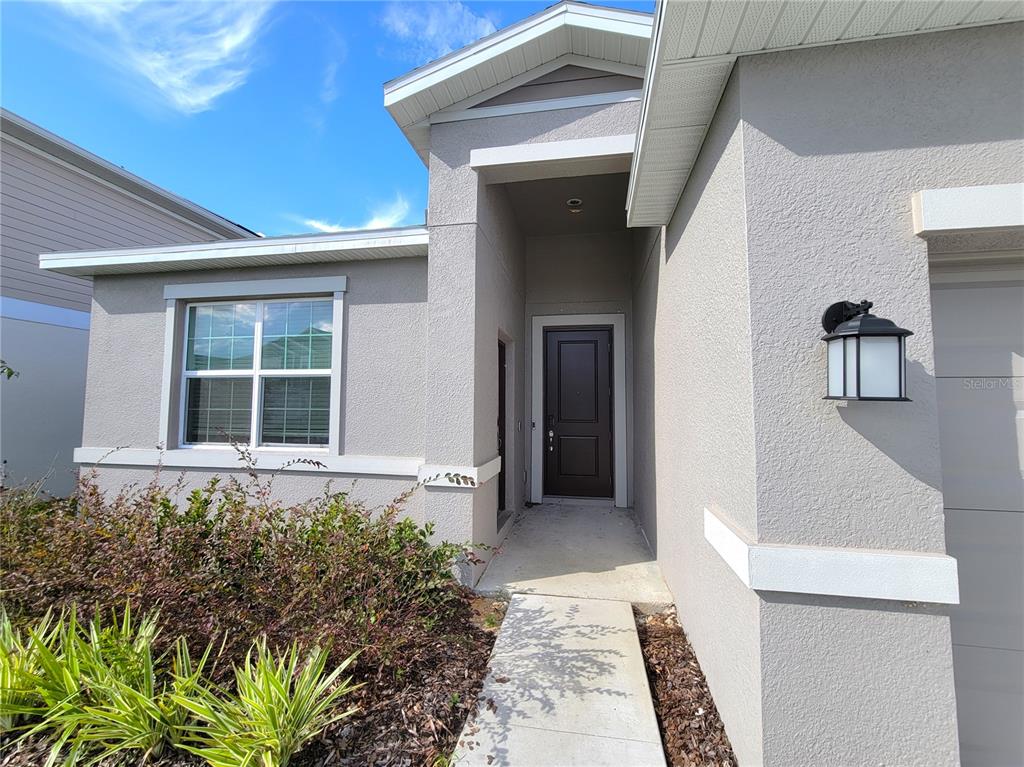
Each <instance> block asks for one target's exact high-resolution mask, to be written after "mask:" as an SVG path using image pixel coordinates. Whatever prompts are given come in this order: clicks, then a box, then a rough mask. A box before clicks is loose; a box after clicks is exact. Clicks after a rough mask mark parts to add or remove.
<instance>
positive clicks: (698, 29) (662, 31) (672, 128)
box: [626, 0, 1024, 226]
mask: <svg viewBox="0 0 1024 767" xmlns="http://www.w3.org/2000/svg"><path fill="white" fill-rule="evenodd" d="M1019 19H1024V2H1022V0H1010V1H1009V2H979V3H957V2H939V1H938V0H927V1H926V0H920V1H919V2H904V3H882V2H860V3H857V2H850V0H815V1H814V2H812V1H811V0H805V1H803V2H793V3H725V2H719V1H718V0H672V1H671V2H666V1H665V0H658V7H657V9H656V11H655V15H654V34H653V37H652V44H651V49H650V58H649V61H648V64H647V77H646V78H645V81H644V100H643V107H642V110H641V116H640V129H639V131H638V133H637V145H636V150H635V151H634V153H633V165H632V169H631V173H630V183H629V191H628V193H627V197H626V207H627V211H628V215H627V223H628V225H629V226H661V225H663V224H667V223H668V221H669V219H670V218H671V216H672V212H673V211H674V210H675V207H676V203H677V202H678V201H679V196H680V194H682V191H683V188H684V187H685V185H686V181H687V179H688V178H689V175H690V170H691V168H692V167H693V164H694V162H695V161H696V159H697V155H698V153H699V152H700V147H701V144H702V143H703V141H704V135H705V134H706V133H707V130H708V126H709V125H710V124H711V119H712V118H713V117H714V114H715V110H716V109H717V108H718V102H719V100H720V99H721V97H722V93H723V91H724V90H725V86H726V83H727V82H728V80H729V74H730V72H731V71H732V66H733V63H734V62H735V61H736V59H737V58H738V57H740V56H744V55H752V54H758V53H767V52H769V51H782V50H793V49H797V48H808V47H813V46H821V45H835V44H836V43H846V42H857V41H863V40H873V39H879V38H884V37H898V36H904V35H913V34H920V33H923V32H938V31H942V30H948V29H960V28H964V27H974V26H982V25H986V24H998V23H1003V22H1007V21H1016V20H1019Z"/></svg>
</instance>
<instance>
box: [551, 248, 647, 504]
mask: <svg viewBox="0 0 1024 767" xmlns="http://www.w3.org/2000/svg"><path fill="white" fill-rule="evenodd" d="M624 255H625V254H623V256H624ZM531 341H532V349H533V354H532V356H533V365H532V377H533V381H532V394H533V401H532V411H533V418H532V422H533V425H534V429H533V445H532V448H533V450H532V461H531V469H532V473H533V484H532V488H531V499H532V501H533V502H534V503H542V502H543V501H545V500H555V499H558V498H591V499H607V500H610V501H614V504H615V505H616V506H619V507H626V506H628V501H627V481H628V478H627V475H626V465H627V461H626V458H627V455H626V447H627V442H626V414H627V408H628V406H627V400H626V370H625V367H626V363H625V356H626V355H625V347H626V343H627V342H626V338H625V316H624V314H622V313H615V314H607V315H598V314H593V315H587V314H571V315H540V316H535V317H534V318H533V332H532V338H531Z"/></svg>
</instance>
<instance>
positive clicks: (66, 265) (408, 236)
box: [39, 226, 429, 274]
mask: <svg viewBox="0 0 1024 767" xmlns="http://www.w3.org/2000/svg"><path fill="white" fill-rule="evenodd" d="M428 241H429V236H428V232H427V228H426V227H423V226H417V227H407V228H402V229H377V230H362V231H356V232H344V233H340V234H329V235H309V236H299V237H279V238H270V237H267V238H263V239H259V240H220V241H217V242H207V243H198V244H186V245H165V246H160V247H153V248H127V249H118V250H94V251H72V252H64V253H43V254H42V255H40V256H39V268H40V269H49V270H53V271H57V272H64V273H66V274H92V273H93V271H92V270H94V269H95V268H97V267H107V268H106V269H105V271H107V272H110V271H113V269H111V268H110V267H113V268H114V269H116V267H119V266H124V267H130V266H133V265H139V264H160V265H166V268H167V269H174V266H175V264H176V263H179V262H195V261H199V262H201V261H204V260H215V259H231V260H238V261H244V260H246V259H252V258H264V259H265V258H267V257H273V256H275V255H302V254H310V255H313V254H317V253H333V252H344V251H349V250H370V251H374V250H376V251H380V257H382V258H383V257H387V252H388V251H389V250H390V249H393V248H398V247H409V246H421V247H422V248H423V249H424V253H425V252H426V246H427V243H428Z"/></svg>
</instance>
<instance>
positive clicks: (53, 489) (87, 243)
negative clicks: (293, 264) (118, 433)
mask: <svg viewBox="0 0 1024 767" xmlns="http://www.w3.org/2000/svg"><path fill="white" fill-rule="evenodd" d="M0 187H2V188H3V193H2V195H0V222H2V226H0V357H2V358H3V359H4V360H5V361H6V362H7V363H8V364H9V365H10V366H11V367H12V369H14V370H16V371H17V373H18V376H17V377H16V378H13V379H11V380H7V381H4V385H3V386H2V387H0V466H2V473H0V481H2V482H4V483H5V484H12V485H18V484H21V483H24V482H35V481H39V480H41V479H45V481H44V483H43V488H44V489H45V490H46V491H47V492H50V493H53V494H55V495H66V494H67V493H69V492H71V490H72V488H73V487H74V484H75V476H74V471H73V467H74V463H73V461H72V453H73V451H74V449H75V448H76V447H78V446H79V445H80V444H81V442H80V440H81V437H82V413H83V408H84V404H85V402H84V400H85V369H86V356H87V354H88V349H89V308H90V305H91V302H92V285H91V284H90V283H91V281H90V279H89V277H88V276H81V275H66V274H60V273H58V272H55V271H52V270H45V269H40V268H39V254H40V253H46V252H51V251H64V250H69V249H72V248H97V247H130V246H145V245H165V244H168V243H174V242H186V241H191V242H203V241H209V240H213V239H239V238H243V237H255V236H256V234H255V233H254V232H251V231H249V230H248V229H246V228H244V227H242V226H239V225H238V224H235V223H233V222H231V221H228V220H227V219H225V218H222V217H221V216H218V215H216V214H214V213H211V212H210V211H208V210H206V209H204V208H201V207H199V206H198V205H196V204H195V203H192V202H190V201H188V200H186V199H184V198H182V197H179V196H178V195H176V194H172V193H171V192H168V191H167V190H166V189H161V188H159V187H157V186H155V185H153V184H151V183H149V182H148V181H146V180H145V179H142V178H139V177H138V176H136V175H135V174H133V173H129V172H128V171H126V170H125V169H124V168H120V167H117V166H116V165H113V164H112V163H109V162H107V161H106V160H104V159H102V158H100V157H97V156H96V155H94V154H92V153H91V152H87V151H86V150H84V149H82V148H81V147H79V146H76V145H74V144H72V143H71V142H69V141H66V140H65V139H63V138H61V137H60V136H57V135H55V134H53V133H51V132H50V131H48V130H46V129H45V128H41V127H40V126H38V125H35V124H34V123H32V122H29V121H28V120H26V119H24V118H23V117H21V116H19V115H16V114H14V113H13V112H10V111H8V110H6V109H0Z"/></svg>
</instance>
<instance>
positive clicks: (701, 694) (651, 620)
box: [636, 610, 737, 767]
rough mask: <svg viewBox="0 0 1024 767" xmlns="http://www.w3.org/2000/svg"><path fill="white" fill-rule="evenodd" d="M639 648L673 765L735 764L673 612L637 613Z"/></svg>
mask: <svg viewBox="0 0 1024 767" xmlns="http://www.w3.org/2000/svg"><path fill="white" fill-rule="evenodd" d="M636 618H637V631H638V633H639V634H640V649H641V650H642V652H643V656H644V664H645V665H646V666H647V678H648V680H649V681H650V684H651V692H652V694H653V697H654V710H655V712H656V713H657V715H658V725H659V727H661V740H662V743H663V744H664V746H665V757H666V758H667V759H668V763H669V765H671V767H697V765H701V766H702V767H736V765H737V761H736V756H735V755H734V754H733V752H732V746H731V745H729V738H728V736H727V735H726V734H725V726H724V725H723V724H722V720H721V718H720V717H719V716H718V709H717V708H715V702H714V700H712V698H711V691H710V690H709V689H708V684H707V681H706V680H705V679H704V674H703V672H702V671H701V670H700V664H698V663H697V656H696V655H695V654H694V652H693V648H692V647H690V643H689V642H688V641H687V639H686V634H684V633H683V629H682V628H681V627H680V626H679V623H678V622H677V621H676V616H675V611H674V610H669V611H666V612H663V613H656V614H654V615H642V614H640V613H639V612H638V613H637V614H636Z"/></svg>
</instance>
